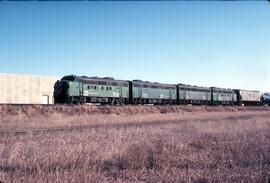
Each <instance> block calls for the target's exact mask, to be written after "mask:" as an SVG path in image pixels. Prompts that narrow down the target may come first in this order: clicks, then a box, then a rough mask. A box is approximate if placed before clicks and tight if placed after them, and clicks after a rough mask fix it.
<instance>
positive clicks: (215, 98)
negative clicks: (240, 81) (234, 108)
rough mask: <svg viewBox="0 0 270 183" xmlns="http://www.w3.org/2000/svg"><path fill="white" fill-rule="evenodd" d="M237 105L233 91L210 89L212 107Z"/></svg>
mask: <svg viewBox="0 0 270 183" xmlns="http://www.w3.org/2000/svg"><path fill="white" fill-rule="evenodd" d="M236 103H237V96H236V93H235V92H234V90H232V89H224V88H216V87H211V104H212V105H234V104H236Z"/></svg>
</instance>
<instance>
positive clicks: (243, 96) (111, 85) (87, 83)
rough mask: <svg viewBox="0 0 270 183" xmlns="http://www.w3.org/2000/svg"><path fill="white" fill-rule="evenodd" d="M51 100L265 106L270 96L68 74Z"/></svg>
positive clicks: (256, 92)
mask: <svg viewBox="0 0 270 183" xmlns="http://www.w3.org/2000/svg"><path fill="white" fill-rule="evenodd" d="M54 102H55V103H61V104H64V103H67V104H84V103H100V104H110V105H125V104H182V105H187V104H193V105H262V104H266V105H269V104H270V95H269V94H261V92H259V91H251V90H240V89H224V88H217V87H198V86H191V85H186V84H163V83H157V82H149V81H141V80H133V81H125V80H116V79H114V78H110V77H104V78H99V77H86V76H76V75H68V76H64V77H63V78H62V79H61V80H58V81H57V82H56V83H55V85H54Z"/></svg>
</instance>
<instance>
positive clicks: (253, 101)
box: [234, 89, 261, 105]
mask: <svg viewBox="0 0 270 183" xmlns="http://www.w3.org/2000/svg"><path fill="white" fill-rule="evenodd" d="M234 91H235V93H236V94H237V103H238V105H261V92H259V91H252V90H240V89H235V90H234Z"/></svg>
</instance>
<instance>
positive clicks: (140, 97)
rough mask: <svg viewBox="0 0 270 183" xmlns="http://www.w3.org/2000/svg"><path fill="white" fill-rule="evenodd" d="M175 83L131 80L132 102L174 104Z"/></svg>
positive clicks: (175, 97) (175, 99)
mask: <svg viewBox="0 0 270 183" xmlns="http://www.w3.org/2000/svg"><path fill="white" fill-rule="evenodd" d="M176 92H177V91H176V85H171V84H162V83H156V82H155V83H153V82H149V81H141V80H133V81H131V82H130V99H131V103H132V104H176V102H177V96H176Z"/></svg>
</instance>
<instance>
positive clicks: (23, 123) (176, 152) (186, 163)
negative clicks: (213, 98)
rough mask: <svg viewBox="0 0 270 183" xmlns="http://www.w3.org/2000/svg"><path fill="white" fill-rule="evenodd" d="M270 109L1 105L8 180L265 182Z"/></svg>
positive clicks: (0, 170) (2, 163) (269, 176)
mask: <svg viewBox="0 0 270 183" xmlns="http://www.w3.org/2000/svg"><path fill="white" fill-rule="evenodd" d="M269 180H270V109H269V108H267V107H204V106H202V107H201V106H197V107H188V106H171V107H170V106H163V107H162V106H135V107H134V106H126V107H97V106H0V182H67V183H69V182H74V183H77V182H181V183H184V182H187V183H188V182H194V183H195V182H196V183H203V182H264V183H268V182H269Z"/></svg>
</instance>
